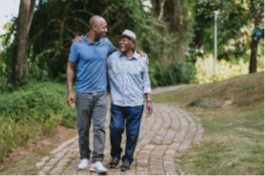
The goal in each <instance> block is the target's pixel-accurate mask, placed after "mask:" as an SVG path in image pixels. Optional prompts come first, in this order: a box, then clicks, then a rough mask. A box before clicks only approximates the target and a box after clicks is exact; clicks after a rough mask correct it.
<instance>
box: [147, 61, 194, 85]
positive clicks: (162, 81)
mask: <svg viewBox="0 0 265 176" xmlns="http://www.w3.org/2000/svg"><path fill="white" fill-rule="evenodd" d="M149 74H150V79H151V84H152V87H158V86H167V85H175V84H181V83H190V81H191V80H192V79H193V77H194V75H195V68H194V65H193V64H192V63H185V62H180V61H174V62H172V63H171V64H170V65H168V66H163V65H162V64H161V63H160V62H154V63H150V66H149Z"/></svg>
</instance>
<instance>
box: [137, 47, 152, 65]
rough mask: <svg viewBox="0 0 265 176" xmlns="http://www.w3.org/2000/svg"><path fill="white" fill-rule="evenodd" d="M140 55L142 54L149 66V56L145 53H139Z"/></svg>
mask: <svg viewBox="0 0 265 176" xmlns="http://www.w3.org/2000/svg"><path fill="white" fill-rule="evenodd" d="M137 52H138V53H139V54H140V56H141V57H142V58H143V59H144V61H145V63H147V64H149V59H148V56H147V54H146V53H145V52H143V51H140V50H139V51H137Z"/></svg>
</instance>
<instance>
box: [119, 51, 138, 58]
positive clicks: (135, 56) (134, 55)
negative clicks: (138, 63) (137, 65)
mask: <svg viewBox="0 0 265 176" xmlns="http://www.w3.org/2000/svg"><path fill="white" fill-rule="evenodd" d="M119 53H120V55H119V56H120V58H123V57H125V58H126V56H125V55H124V54H123V53H122V52H120V51H119ZM130 59H132V60H138V59H139V54H138V53H137V52H136V51H134V53H133V56H132V57H131V58H130Z"/></svg>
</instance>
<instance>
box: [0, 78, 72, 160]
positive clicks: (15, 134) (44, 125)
mask: <svg viewBox="0 0 265 176" xmlns="http://www.w3.org/2000/svg"><path fill="white" fill-rule="evenodd" d="M0 124H1V125H0V162H3V161H4V158H5V157H6V156H8V155H9V154H10V153H11V152H12V151H13V150H14V149H16V148H18V147H20V146H27V145H28V143H29V142H30V141H32V142H35V141H38V140H39V139H40V138H41V137H43V136H48V135H52V134H53V133H54V130H55V129H56V127H57V126H58V125H60V124H61V125H64V126H66V127H75V110H73V109H70V108H68V106H67V104H66V87H65V85H62V84H59V83H55V82H30V83H28V84H26V85H24V86H22V87H20V88H17V89H16V90H14V91H12V92H1V96H0Z"/></svg>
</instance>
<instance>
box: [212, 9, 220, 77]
mask: <svg viewBox="0 0 265 176" xmlns="http://www.w3.org/2000/svg"><path fill="white" fill-rule="evenodd" d="M218 15H219V10H215V11H214V61H213V69H214V73H215V64H216V62H217V17H218Z"/></svg>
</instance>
